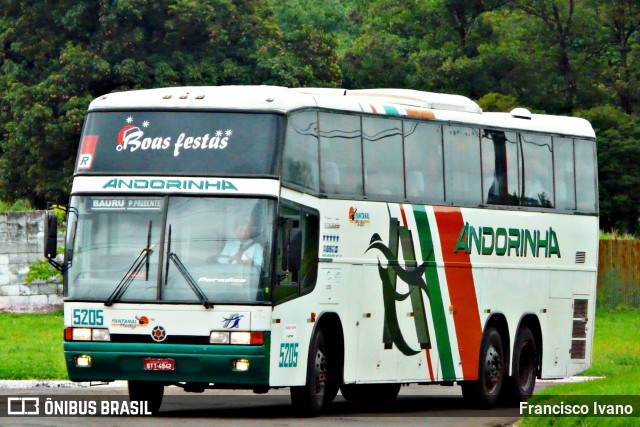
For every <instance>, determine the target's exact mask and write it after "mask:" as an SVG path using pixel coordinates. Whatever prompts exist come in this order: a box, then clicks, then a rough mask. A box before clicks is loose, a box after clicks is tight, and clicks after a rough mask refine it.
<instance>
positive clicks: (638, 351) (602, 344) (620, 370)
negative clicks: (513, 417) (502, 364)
mask: <svg viewBox="0 0 640 427" xmlns="http://www.w3.org/2000/svg"><path fill="white" fill-rule="evenodd" d="M582 375H586V376H604V377H605V378H603V379H598V380H594V381H587V382H580V383H572V384H562V385H558V386H554V387H549V388H547V389H545V390H543V391H542V392H540V393H536V396H534V397H533V399H532V400H531V402H534V403H535V402H536V401H539V402H540V403H542V401H543V400H544V399H550V398H548V397H547V396H561V397H562V398H564V399H565V401H566V400H567V399H566V397H567V396H605V395H612V396H632V395H635V396H637V397H634V398H633V399H632V400H633V402H634V403H636V404H635V405H634V413H635V414H636V415H638V412H639V411H640V406H639V405H638V404H637V403H638V402H640V396H638V395H640V386H639V384H640V309H630V310H624V311H605V310H600V311H598V313H597V314H596V331H595V339H594V344H593V358H592V366H591V368H590V369H588V370H587V371H585V372H584V373H583V374H582ZM551 399H552V398H551ZM605 399H606V398H605ZM617 399H620V398H612V399H611V400H610V401H607V403H612V404H615V403H618V402H617V401H616V400H617ZM557 400H559V399H556V402H557ZM586 400H587V401H588V400H589V399H586ZM590 400H591V403H590V406H593V400H594V399H590ZM619 403H621V404H622V403H625V402H624V399H622V401H620V402H619ZM632 424H633V425H640V420H638V418H624V417H580V418H578V417H525V418H524V419H523V421H521V422H520V424H519V425H520V426H527V427H528V426H582V427H587V426H594V427H595V426H603V425H604V426H628V425H632Z"/></svg>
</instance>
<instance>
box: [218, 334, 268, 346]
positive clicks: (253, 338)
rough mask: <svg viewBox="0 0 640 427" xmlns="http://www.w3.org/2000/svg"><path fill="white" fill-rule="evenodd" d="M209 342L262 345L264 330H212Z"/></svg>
mask: <svg viewBox="0 0 640 427" xmlns="http://www.w3.org/2000/svg"><path fill="white" fill-rule="evenodd" d="M209 342H210V343H211V344H234V345H262V344H264V334H263V333H262V332H244V331H233V332H228V331H211V335H209Z"/></svg>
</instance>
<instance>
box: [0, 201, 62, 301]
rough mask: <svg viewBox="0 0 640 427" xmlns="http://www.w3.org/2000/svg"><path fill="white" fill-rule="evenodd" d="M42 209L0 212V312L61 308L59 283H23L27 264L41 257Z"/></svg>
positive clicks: (60, 285)
mask: <svg viewBox="0 0 640 427" xmlns="http://www.w3.org/2000/svg"><path fill="white" fill-rule="evenodd" d="M45 220H46V212H45V211H30V212H6V213H0V312H14V313H24V312H49V311H55V310H59V309H60V308H61V307H62V284H61V283H55V282H54V283H47V282H32V283H30V284H28V285H27V284H25V278H26V276H27V272H28V271H29V265H30V264H31V263H33V262H34V261H36V260H39V259H44V256H43V255H42V254H43V251H44V224H45Z"/></svg>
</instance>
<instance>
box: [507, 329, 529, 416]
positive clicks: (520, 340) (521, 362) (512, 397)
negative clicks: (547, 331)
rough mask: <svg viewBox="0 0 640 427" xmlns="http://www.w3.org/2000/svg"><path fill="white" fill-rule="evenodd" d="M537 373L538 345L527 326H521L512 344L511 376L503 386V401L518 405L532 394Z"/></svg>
mask: <svg viewBox="0 0 640 427" xmlns="http://www.w3.org/2000/svg"><path fill="white" fill-rule="evenodd" d="M537 374H538V346H537V343H536V339H535V337H534V336H533V333H532V332H531V329H529V328H528V327H527V326H522V327H521V328H520V330H519V331H518V334H517V335H516V341H515V343H514V346H513V365H512V376H511V377H509V378H508V382H507V384H505V385H506V387H505V388H504V391H505V392H504V393H503V395H504V398H503V399H504V403H505V404H507V405H518V403H519V402H526V401H527V400H528V399H529V398H530V397H531V395H532V394H533V389H534V387H535V385H536V376H537Z"/></svg>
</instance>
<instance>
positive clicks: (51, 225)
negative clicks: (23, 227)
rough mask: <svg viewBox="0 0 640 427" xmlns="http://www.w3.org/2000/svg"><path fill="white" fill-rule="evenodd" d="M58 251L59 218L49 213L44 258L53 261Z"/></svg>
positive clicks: (45, 230)
mask: <svg viewBox="0 0 640 427" xmlns="http://www.w3.org/2000/svg"><path fill="white" fill-rule="evenodd" d="M57 251H58V218H57V217H56V216H55V215H54V214H53V212H47V220H46V222H45V224H44V257H45V258H46V259H49V260H52V259H54V258H55V257H56V255H57Z"/></svg>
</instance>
